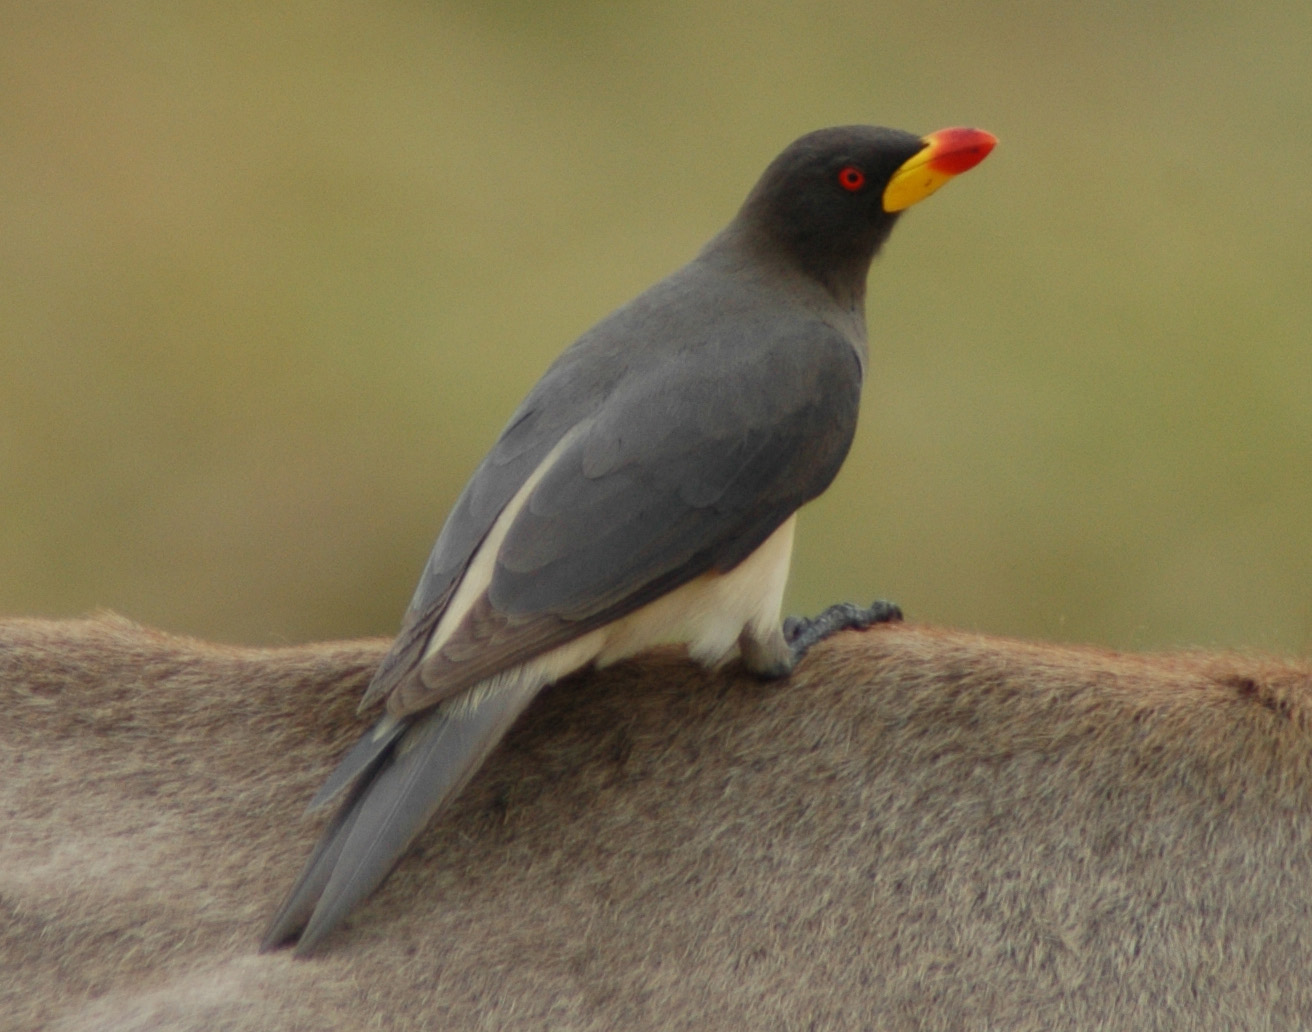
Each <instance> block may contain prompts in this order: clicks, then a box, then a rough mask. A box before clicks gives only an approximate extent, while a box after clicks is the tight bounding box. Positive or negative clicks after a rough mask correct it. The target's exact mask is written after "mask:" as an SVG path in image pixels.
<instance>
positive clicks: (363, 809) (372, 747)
mask: <svg viewBox="0 0 1312 1032" xmlns="http://www.w3.org/2000/svg"><path fill="white" fill-rule="evenodd" d="M524 674H525V672H524V671H523V670H522V669H521V670H517V671H508V672H507V673H506V674H503V675H500V676H498V677H496V678H493V679H490V680H488V681H484V682H482V683H481V684H478V685H475V686H474V687H473V688H471V689H469V690H468V691H466V692H462V693H461V694H460V695H459V696H457V697H456V698H454V699H451V700H450V701H448V702H444V703H441V704H439V705H438V706H436V707H434V708H433V709H431V710H429V711H427V712H425V713H420V714H418V715H416V716H415V717H413V718H409V719H408V720H402V721H400V722H397V721H395V720H394V718H389V717H384V718H383V720H382V721H380V722H379V724H378V725H376V727H375V729H374V731H371V732H370V733H369V734H368V735H366V736H365V738H364V739H362V740H361V742H360V743H359V744H358V745H357V746H356V747H355V748H353V749H352V750H351V752H349V753H348V754H347V756H346V758H345V759H344V760H343V761H342V764H341V766H340V767H339V768H338V770H337V771H335V772H334V774H333V775H332V776H331V777H330V778H329V781H328V785H326V786H325V789H327V788H328V787H329V786H332V785H335V786H336V788H335V789H334V790H333V791H331V792H328V793H327V795H325V792H324V791H321V792H320V794H319V796H316V801H318V800H326V799H327V798H331V796H332V795H335V794H336V793H337V792H339V791H341V790H342V789H343V788H345V787H346V786H347V785H350V786H351V787H350V791H349V793H348V794H347V796H346V798H345V799H344V801H343V802H342V804H341V806H340V808H339V809H338V811H337V813H336V814H335V815H334V817H333V819H332V821H331V822H330V823H329V825H328V828H327V830H325V831H324V833H323V836H322V837H321V838H320V840H319V844H318V845H317V846H316V847H315V850H314V852H313V853H312V854H311V856H310V859H309V860H308V861H307V862H306V864H305V867H304V869H303V870H302V871H301V876H300V877H299V878H298V879H297V881H296V884H295V885H293V886H292V888H291V891H290V892H288V893H287V897H286V898H285V899H284V900H283V902H282V905H281V906H280V907H279V908H278V912H277V913H276V914H275V915H274V917H273V920H272V921H271V922H270V923H269V929H268V931H267V932H266V933H265V936H264V940H263V942H262V943H261V944H260V949H261V950H270V949H274V948H276V947H278V946H280V945H282V944H283V943H284V942H286V941H287V940H288V939H291V938H292V937H294V936H295V935H296V934H297V933H298V932H299V933H300V940H299V942H298V943H297V946H296V953H297V955H299V956H305V955H307V954H309V953H311V952H312V951H313V950H314V949H315V947H316V946H317V945H318V944H319V942H320V940H322V939H323V937H324V936H325V935H327V934H328V933H329V932H330V931H332V929H333V928H335V927H336V926H337V924H338V923H339V922H340V921H341V920H342V918H344V917H345V916H346V915H347V913H348V912H349V911H350V910H351V908H352V907H354V906H355V905H356V904H357V903H359V902H360V901H361V900H362V899H364V898H365V897H366V896H367V895H369V893H371V892H372V891H373V890H374V889H375V888H377V887H378V885H379V884H380V883H381V882H382V881H383V879H384V878H386V877H387V874H388V872H389V871H390V870H391V869H392V866H393V864H395V863H396V861H397V860H398V859H399V857H400V856H401V854H402V853H403V852H404V851H405V848H406V846H408V845H409V844H410V841H411V840H412V839H413V838H414V837H415V836H416V835H417V834H418V833H419V832H420V831H421V830H423V828H424V826H425V825H426V824H427V823H428V822H429V820H431V819H432V817H433V816H434V815H435V814H436V813H437V812H438V811H439V810H440V809H441V808H442V807H443V806H444V805H445V804H446V803H447V802H449V801H450V800H451V799H452V798H454V797H455V795H456V794H457V793H458V792H459V791H460V790H461V789H462V788H463V787H464V786H465V783H466V782H467V781H468V780H469V779H470V777H471V776H472V775H473V774H474V772H475V771H476V770H478V768H479V767H480V766H482V764H483V761H484V760H485V759H487V757H488V754H489V753H491V751H492V749H493V748H494V747H495V746H496V744H497V742H499V741H500V740H501V738H502V736H503V735H504V734H505V733H506V731H507V730H508V729H509V728H510V725H511V724H512V723H514V721H515V718H516V717H518V716H519V714H520V713H522V712H523V710H524V708H525V707H526V706H527V705H528V704H529V702H530V701H531V700H532V698H533V696H534V695H535V694H537V691H538V689H539V688H540V687H541V681H540V680H539V679H538V678H536V677H526V676H524ZM389 721H390V722H391V723H388V722H389ZM339 775H340V777H339Z"/></svg>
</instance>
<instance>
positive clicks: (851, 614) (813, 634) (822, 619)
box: [738, 599, 902, 680]
mask: <svg viewBox="0 0 1312 1032" xmlns="http://www.w3.org/2000/svg"><path fill="white" fill-rule="evenodd" d="M901 619H902V610H901V609H900V608H898V606H897V605H896V604H895V603H893V602H885V601H883V600H882V599H880V600H878V601H876V602H873V603H871V605H870V606H869V607H868V608H867V607H863V606H858V605H857V604H856V603H854V602H840V603H839V604H838V605H836V606H830V607H829V608H828V609H826V610H825V611H824V612H823V613H821V614H820V615H819V616H817V617H814V618H812V619H810V620H808V619H807V618H806V617H799V616H790V617H789V618H788V619H787V620H785V621H784V622H783V626H782V627H779V626H778V625H776V626H775V627H774V628H773V629H772V630H771V631H770V633H769V634H765V635H762V636H760V637H757V636H756V635H754V634H752V633H751V632H750V631H744V632H743V635H742V637H741V638H739V639H738V647H739V652H740V653H741V655H742V660H743V665H744V666H745V667H747V669H748V670H750V671H751V672H752V673H754V674H755V675H756V676H757V677H762V678H766V679H767V680H772V679H774V678H776V677H787V676H788V675H789V674H790V673H792V672H793V668H794V667H795V666H797V664H798V662H799V661H800V660H801V658H802V657H803V656H805V655H806V652H807V649H809V648H810V647H811V646H812V645H814V644H815V643H816V642H818V641H823V640H824V639H825V638H828V637H829V636H830V635H831V634H834V633H836V632H838V631H845V630H848V629H849V628H852V629H856V630H864V629H865V628H867V627H869V626H870V625H871V624H877V623H890V622H892V621H895V620H901Z"/></svg>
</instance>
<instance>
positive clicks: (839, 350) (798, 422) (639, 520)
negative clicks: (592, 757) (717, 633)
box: [388, 320, 861, 716]
mask: <svg viewBox="0 0 1312 1032" xmlns="http://www.w3.org/2000/svg"><path fill="white" fill-rule="evenodd" d="M860 387H861V369H860V362H859V359H858V357H857V354H856V352H855V350H854V348H853V346H852V344H851V343H850V342H849V341H848V340H847V339H846V338H845V337H844V336H843V335H842V334H840V333H839V332H838V331H837V330H834V329H832V328H830V327H828V326H825V325H823V324H821V323H819V322H815V321H811V320H799V323H797V324H794V325H793V327H792V328H791V332H790V331H789V330H781V331H777V332H776V333H775V334H773V335H772V337H771V339H770V340H769V341H767V342H764V343H762V342H759V341H757V342H743V341H734V340H732V339H725V340H711V341H705V342H703V343H701V344H699V345H697V346H695V347H689V348H686V349H684V350H682V351H679V352H676V353H673V354H672V355H670V356H668V357H666V358H665V359H664V360H663V365H662V366H661V367H660V368H658V369H648V370H646V372H645V375H641V376H633V377H630V378H627V379H626V380H625V381H623V382H622V383H620V384H619V386H618V387H617V388H616V389H615V391H614V392H613V393H612V394H611V396H610V397H609V398H608V399H607V401H606V403H605V405H604V406H603V407H602V408H601V409H600V411H598V412H597V413H596V414H595V415H594V416H593V417H591V418H590V420H589V421H588V422H587V424H586V425H580V426H578V427H576V428H575V429H576V432H575V433H573V434H571V435H570V436H569V437H568V438H567V439H564V440H563V446H562V447H557V448H555V449H554V451H553V452H552V453H550V454H549V455H547V456H545V457H544V459H543V460H542V461H541V463H540V465H539V467H538V468H537V469H536V470H535V471H534V472H533V474H532V478H534V479H535V483H533V484H532V487H531V491H530V492H529V493H528V494H527V496H526V497H524V498H523V499H522V504H521V505H520V506H519V508H518V510H517V511H516V512H515V514H514V517H513V520H512V521H511V522H510V523H509V526H508V527H507V528H506V529H505V531H504V537H503V538H502V539H501V540H500V541H499V542H498V543H497V544H496V555H495V562H494V563H492V564H489V567H488V573H487V574H486V575H485V576H486V583H485V585H483V586H482V590H481V591H480V592H479V593H478V595H477V597H476V598H475V599H474V601H473V603H472V605H470V606H469V607H468V608H467V609H466V610H465V612H464V613H463V614H462V616H461V620H460V622H459V624H458V626H456V627H455V629H454V631H453V633H451V634H450V635H449V637H447V639H446V640H445V641H444V643H443V644H442V645H441V646H440V647H439V648H437V649H435V650H430V651H429V652H428V654H427V655H426V656H425V657H424V659H423V661H422V663H421V665H420V668H419V675H420V676H419V677H406V678H404V679H401V680H400V681H399V683H398V684H396V685H395V687H394V689H393V691H392V694H391V697H390V698H389V700H388V703H389V705H388V708H389V711H390V712H391V713H392V714H394V715H397V716H401V715H404V714H407V713H414V712H416V711H418V710H422V709H424V708H426V707H428V706H431V705H433V704H434V703H436V702H439V701H440V700H442V699H444V698H447V697H449V696H451V695H453V694H455V693H457V692H459V691H461V690H463V689H465V688H467V687H469V686H470V685H473V684H475V683H477V682H478V681H480V680H482V679H484V678H486V677H489V676H491V675H493V674H496V673H498V672H500V671H502V670H505V669H507V668H508V667H511V666H513V665H515V664H518V663H522V662H524V661H526V660H528V659H530V658H532V657H534V656H536V655H540V654H542V653H543V652H546V651H548V650H549V649H552V648H554V647H556V646H558V645H561V644H564V643H565V642H568V641H570V640H572V639H574V638H577V637H579V636H581V635H583V634H586V633H587V632H588V631H590V630H592V629H594V628H597V627H600V626H603V625H605V624H607V623H609V622H611V621H613V620H617V619H619V618H621V617H623V616H625V615H627V614H629V613H631V612H633V611H634V610H636V609H638V608H639V607H641V606H642V605H644V604H646V603H648V602H650V601H652V600H654V599H656V598H658V597H660V596H661V595H664V594H666V593H667V592H669V591H672V590H674V589H675V588H677V587H679V586H680V585H682V584H685V583H687V582H688V581H690V580H692V579H694V578H695V577H697V576H699V575H701V574H703V573H706V572H708V571H718V572H725V571H728V570H731V569H732V568H733V567H734V566H736V565H737V564H738V563H739V562H740V561H742V560H743V559H745V558H746V557H747V556H748V555H750V554H751V553H752V552H753V551H755V549H756V548H757V547H758V546H759V545H760V544H761V543H762V542H763V541H765V539H766V538H768V537H769V536H770V534H771V533H772V532H773V531H774V530H775V529H776V528H777V527H778V526H779V525H780V524H781V523H782V522H783V521H784V520H785V519H787V518H788V517H789V516H790V515H791V514H792V513H793V512H794V511H795V510H796V509H797V508H798V507H799V506H801V505H802V504H804V503H805V502H807V501H809V500H810V499H812V498H814V497H815V496H816V495H818V494H819V493H820V492H822V491H823V490H824V489H825V488H826V487H827V486H828V485H829V483H830V481H832V479H833V477H834V475H835V474H836V473H837V471H838V468H839V466H840V465H841V463H842V461H843V458H844V457H845V456H846V453H847V450H848V447H849V445H850V443H851V439H852V434H853V431H854V429H855V425H856V415H857V407H858V403H859V395H860ZM561 443H562V440H561V439H558V440H557V444H561ZM521 486H523V485H522V484H521ZM492 543H493V542H492V541H491V538H490V537H489V538H488V540H487V544H488V545H489V546H490V545H492ZM471 576H472V574H471ZM445 604H446V603H445V602H444V603H443V605H445Z"/></svg>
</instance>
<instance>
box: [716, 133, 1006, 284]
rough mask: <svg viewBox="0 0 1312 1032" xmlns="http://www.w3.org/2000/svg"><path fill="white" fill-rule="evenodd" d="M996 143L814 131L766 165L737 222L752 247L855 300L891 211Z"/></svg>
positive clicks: (965, 137)
mask: <svg viewBox="0 0 1312 1032" xmlns="http://www.w3.org/2000/svg"><path fill="white" fill-rule="evenodd" d="M995 143H997V140H996V138H995V137H994V136H992V135H991V134H990V133H986V132H984V131H983V130H982V129H940V130H939V131H938V132H935V133H930V134H929V135H928V136H914V135H912V134H911V133H906V132H902V131H900V130H897V129H883V128H879V127H876V126H864V125H856V126H840V127H837V128H833V129H820V130H817V131H816V132H813V133H808V134H807V135H806V136H803V137H802V138H801V139H799V140H796V141H795V142H794V143H792V144H791V145H790V146H789V147H788V148H787V149H786V150H785V151H784V152H783V153H782V154H780V155H779V156H778V157H777V158H775V159H774V161H772V162H771V163H770V166H769V167H768V168H767V169H766V170H765V173H764V174H763V175H762V176H761V178H760V180H759V181H758V182H757V184H756V186H755V188H753V190H752V192H751V193H750V194H749V195H748V197H747V200H746V202H744V204H743V207H742V210H741V211H740V212H739V214H738V218H737V220H736V221H737V224H738V227H739V229H741V230H743V231H745V234H746V236H747V238H748V239H751V240H753V241H755V242H756V244H757V246H764V247H765V248H767V249H768V250H769V251H770V252H772V253H774V254H776V255H779V256H781V257H782V258H783V259H784V260H786V261H789V262H792V263H795V264H797V265H800V266H801V268H802V269H803V270H804V271H805V272H806V273H808V274H809V275H811V276H814V277H815V278H816V279H819V280H820V281H821V282H823V283H825V284H826V285H828V286H830V287H831V288H844V289H843V290H842V291H841V292H844V293H855V294H856V295H857V296H860V295H861V294H862V293H863V290H864V283H865V276H866V272H867V271H868V269H869V265H870V260H871V259H872V258H873V257H874V255H875V253H876V252H877V251H878V250H879V247H880V245H881V244H883V242H884V240H885V238H886V237H887V236H888V234H889V231H890V230H891V229H892V228H893V223H894V222H896V221H897V218H898V215H899V214H900V213H901V212H902V211H904V210H905V209H907V208H909V207H910V206H911V205H913V204H915V203H916V202H917V201H920V200H923V199H924V198H926V197H928V196H929V195H930V194H931V193H933V192H934V191H935V190H937V189H938V188H939V187H940V186H942V185H943V184H944V183H946V182H947V181H948V180H949V179H951V178H952V177H953V176H955V175H958V174H960V173H962V172H965V171H966V170H967V169H970V168H973V167H974V166H975V165H977V164H979V163H980V162H981V161H983V160H984V158H986V157H987V156H988V153H989V151H991V150H992V149H993V145H994V144H995Z"/></svg>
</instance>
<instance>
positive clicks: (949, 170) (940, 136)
mask: <svg viewBox="0 0 1312 1032" xmlns="http://www.w3.org/2000/svg"><path fill="white" fill-rule="evenodd" d="M932 139H933V144H932V146H933V147H934V148H935V150H936V151H937V152H938V153H936V154H935V155H934V156H933V157H932V158H930V161H929V164H930V166H931V167H933V168H934V169H935V170H936V171H938V172H943V173H945V174H947V175H953V176H955V175H960V174H961V173H962V172H965V171H967V170H968V169H972V168H974V167H975V166H976V165H978V164H979V163H980V162H981V161H983V160H984V159H985V158H987V157H988V156H989V152H990V151H992V150H993V148H994V147H995V146H997V143H998V138H997V137H996V136H994V135H993V134H992V133H989V132H985V131H984V130H983V129H964V128H962V129H943V130H940V131H939V132H936V133H934V134H933V136H932Z"/></svg>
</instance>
